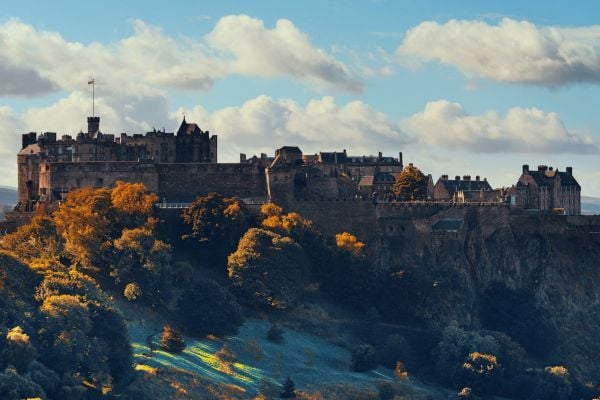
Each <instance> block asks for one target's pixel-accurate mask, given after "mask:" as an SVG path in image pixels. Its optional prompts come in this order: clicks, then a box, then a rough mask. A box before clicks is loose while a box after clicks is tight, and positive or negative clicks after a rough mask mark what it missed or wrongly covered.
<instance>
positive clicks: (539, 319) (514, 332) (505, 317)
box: [480, 282, 554, 356]
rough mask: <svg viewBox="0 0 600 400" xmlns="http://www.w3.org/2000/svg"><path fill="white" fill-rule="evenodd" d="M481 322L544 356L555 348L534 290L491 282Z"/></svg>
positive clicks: (552, 332)
mask: <svg viewBox="0 0 600 400" xmlns="http://www.w3.org/2000/svg"><path fill="white" fill-rule="evenodd" d="M483 299H484V301H483V304H482V307H481V312H480V315H481V321H482V324H483V326H484V327H485V328H487V329H491V330H495V331H500V332H504V333H506V334H507V335H509V336H510V337H511V338H513V339H514V340H516V341H517V342H519V343H520V344H521V345H522V346H523V347H524V348H525V349H527V350H528V351H530V352H532V353H534V354H536V355H540V356H541V355H544V354H546V353H547V351H548V350H549V349H551V348H552V344H553V342H554V330H553V329H552V328H551V327H550V326H549V325H548V323H547V322H546V320H547V318H546V315H545V313H544V312H543V310H541V309H540V308H539V307H537V306H536V305H535V298H534V296H533V294H532V293H530V292H527V291H526V290H514V289H511V288H508V287H506V286H505V285H503V284H501V283H497V282H496V283H492V284H491V285H490V286H489V287H488V289H487V290H486V292H485V294H484V296H483Z"/></svg>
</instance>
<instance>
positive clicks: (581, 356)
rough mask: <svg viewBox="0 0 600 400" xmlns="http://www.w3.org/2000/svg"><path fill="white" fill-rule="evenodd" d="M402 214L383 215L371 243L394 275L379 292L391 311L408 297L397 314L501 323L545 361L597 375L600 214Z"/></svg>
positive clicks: (473, 324) (467, 323)
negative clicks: (415, 216)
mask: <svg viewBox="0 0 600 400" xmlns="http://www.w3.org/2000/svg"><path fill="white" fill-rule="evenodd" d="M400 214H401V215H399V216H396V217H394V215H393V213H392V214H389V215H387V216H385V217H382V218H380V219H379V223H378V229H377V230H378V232H379V233H380V234H379V235H377V236H375V237H373V238H372V239H371V240H370V248H371V251H370V253H371V254H372V256H373V257H374V258H375V262H376V265H377V269H378V271H379V272H380V274H381V277H382V279H390V280H396V281H397V282H396V284H395V286H394V285H392V286H391V287H392V289H391V290H390V291H389V292H387V293H385V294H384V296H388V297H387V299H383V300H384V302H389V303H390V308H391V310H390V312H391V313H395V315H398V310H397V307H398V306H404V307H406V306H407V305H408V304H411V305H412V307H413V309H412V310H407V311H406V312H404V313H402V312H400V315H401V316H402V318H405V320H407V321H408V322H412V323H418V324H423V325H426V326H430V327H444V326H446V325H448V324H450V323H453V322H456V323H458V324H459V326H463V327H467V328H473V329H477V328H488V329H496V330H504V331H505V332H506V333H508V334H509V335H511V336H512V337H513V339H515V340H517V341H519V342H521V344H523V345H524V347H526V348H528V350H530V352H531V353H533V354H534V355H535V356H536V357H537V358H538V359H539V361H540V363H544V364H546V365H549V364H551V363H552V364H562V365H565V366H567V367H568V368H569V369H570V370H571V371H572V372H573V373H575V374H576V375H577V376H578V377H579V378H581V379H584V380H586V379H587V380H598V379H599V378H600V372H599V371H598V369H597V366H598V360H600V340H599V338H600V337H599V336H598V332H600V265H599V261H600V218H598V217H574V218H568V217H564V216H541V215H512V214H511V212H510V210H509V209H508V208H506V207H498V208H488V207H472V208H469V207H465V208H463V209H447V210H441V211H439V212H437V213H434V214H433V215H432V216H430V217H428V218H419V219H407V218H405V217H406V215H405V213H400ZM440 221H441V222H442V223H439V222H440ZM448 221H450V222H451V223H448ZM438 223H439V224H438ZM397 298H401V299H404V300H405V301H404V302H402V301H397ZM394 307H396V309H395V310H394ZM411 319H412V321H411Z"/></svg>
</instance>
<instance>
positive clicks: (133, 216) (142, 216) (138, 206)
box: [110, 181, 158, 227]
mask: <svg viewBox="0 0 600 400" xmlns="http://www.w3.org/2000/svg"><path fill="white" fill-rule="evenodd" d="M110 200H111V205H112V207H113V208H114V210H115V213H116V216H115V218H116V220H117V222H118V223H119V224H121V225H122V226H123V227H135V226H140V225H143V224H145V223H146V221H147V219H148V218H149V217H151V216H152V212H153V209H154V205H155V204H156V202H157V201H158V196H157V195H156V194H154V193H148V190H147V189H146V186H145V185H144V184H143V183H128V182H123V181H117V184H116V186H115V187H114V188H112V190H111V192H110Z"/></svg>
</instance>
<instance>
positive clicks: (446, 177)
mask: <svg viewBox="0 0 600 400" xmlns="http://www.w3.org/2000/svg"><path fill="white" fill-rule="evenodd" d="M400 154H402V153H400ZM442 180H443V181H447V180H448V175H442Z"/></svg>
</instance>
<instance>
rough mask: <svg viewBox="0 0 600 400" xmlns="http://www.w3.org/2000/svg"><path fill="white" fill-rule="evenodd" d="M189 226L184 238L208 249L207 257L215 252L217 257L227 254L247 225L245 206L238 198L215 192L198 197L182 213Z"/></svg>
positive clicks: (233, 247)
mask: <svg viewBox="0 0 600 400" xmlns="http://www.w3.org/2000/svg"><path fill="white" fill-rule="evenodd" d="M183 221H184V223H185V224H187V225H189V226H190V228H189V229H190V230H189V231H188V232H189V233H187V234H185V235H184V236H183V238H184V239H193V240H196V241H197V242H199V243H200V244H201V245H204V246H205V247H207V250H208V251H206V254H207V255H211V254H212V253H214V252H217V253H218V254H217V255H218V256H219V258H220V257H223V256H225V255H227V254H229V253H230V252H231V251H232V250H233V249H235V246H236V244H237V242H238V241H239V239H240V237H241V236H242V234H243V233H244V231H245V230H246V229H247V228H248V226H249V217H248V211H247V210H246V206H245V205H244V203H242V202H241V200H240V199H238V198H237V197H231V198H226V197H223V196H221V195H219V194H217V193H210V194H208V195H206V196H200V197H198V198H196V200H194V202H193V203H192V204H191V205H190V207H189V208H187V209H186V210H185V211H184V212H183Z"/></svg>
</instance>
